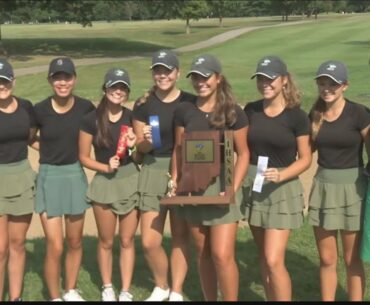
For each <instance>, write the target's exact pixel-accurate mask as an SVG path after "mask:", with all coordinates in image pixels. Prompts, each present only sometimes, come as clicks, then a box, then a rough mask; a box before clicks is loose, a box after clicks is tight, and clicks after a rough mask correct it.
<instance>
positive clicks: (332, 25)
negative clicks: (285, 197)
mask: <svg viewBox="0 0 370 305" xmlns="http://www.w3.org/2000/svg"><path fill="white" fill-rule="evenodd" d="M279 20H280V19H277V18H271V19H270V21H269V20H268V18H260V19H259V18H254V19H250V20H249V19H247V18H246V19H245V20H236V21H234V22H235V23H230V25H226V26H225V28H224V29H219V28H217V22H216V21H215V20H205V21H203V20H201V21H199V22H193V32H194V35H193V34H192V35H190V36H186V35H185V34H183V32H182V31H183V26H184V24H183V23H182V22H180V21H177V22H175V21H173V22H171V26H170V27H169V26H168V25H169V23H170V21H168V22H167V21H164V22H143V23H140V26H142V25H146V26H147V28H146V30H145V31H141V27H140V29H139V27H138V24H139V23H135V22H132V23H116V24H115V23H112V24H104V23H101V24H94V27H93V28H87V29H82V28H80V27H79V26H76V25H68V26H67V25H59V26H54V27H53V26H51V27H50V28H48V27H47V26H43V28H40V27H42V26H36V25H35V26H29V27H30V28H31V27H32V29H33V30H34V32H33V33H32V32H30V31H29V30H28V27H27V31H26V32H24V29H25V28H26V27H22V26H19V28H17V26H9V27H7V26H4V27H3V33H4V37H5V40H4V43H5V44H7V43H9V45H8V46H9V47H11V45H12V44H11V43H12V40H13V39H14V41H13V42H14V45H13V47H14V49H12V50H14V52H15V53H16V52H17V48H19V54H18V55H17V56H18V57H17V56H15V55H14V57H11V62H12V63H14V66H15V67H23V66H32V65H40V64H45V63H47V62H48V60H49V59H50V58H51V57H53V56H55V55H56V54H58V55H59V51H55V53H53V52H50V53H47V52H45V51H42V50H40V51H39V52H36V51H34V49H32V48H33V47H32V46H34V47H37V46H40V44H41V43H47V44H48V43H51V42H53V40H52V39H56V44H57V45H58V48H60V50H62V51H63V54H67V55H70V56H72V57H73V58H79V57H92V56H113V55H119V56H124V55H127V54H131V53H130V52H132V50H134V51H135V54H145V53H146V52H147V51H149V50H155V49H157V48H158V47H173V48H174V47H179V46H183V45H187V44H189V43H194V42H196V41H201V40H204V39H206V38H209V37H211V36H212V35H215V34H218V33H220V32H222V31H224V30H227V29H234V28H236V27H239V26H243V25H244V26H246V25H253V26H255V25H257V24H259V23H260V24H262V25H266V24H272V23H277V22H278V21H279ZM368 20H369V14H358V15H357V14H354V15H350V16H347V15H346V16H339V15H335V16H334V17H333V16H328V17H324V18H322V17H320V18H319V20H317V21H312V22H309V23H306V24H301V25H296V26H288V27H276V28H265V29H261V30H257V31H254V32H250V33H247V34H245V35H243V36H240V37H238V38H236V39H234V40H232V41H229V42H227V43H224V44H221V45H219V46H216V47H212V48H209V49H206V50H199V51H197V52H192V53H185V54H181V55H180V62H181V67H182V77H181V79H180V80H179V86H180V87H181V88H184V89H186V90H190V91H192V89H191V87H190V83H189V80H188V79H186V78H185V76H184V75H185V74H186V71H187V70H188V68H189V66H190V62H191V59H192V58H193V57H194V56H195V55H196V54H200V53H206V52H209V53H213V54H215V55H216V56H218V57H219V58H220V60H221V61H222V64H223V68H224V72H225V75H226V76H227V78H228V79H229V81H230V83H231V84H232V86H233V89H234V92H235V95H236V96H237V98H238V100H239V102H240V103H241V104H245V103H247V102H249V101H252V100H255V99H257V98H259V94H258V92H257V90H256V86H255V81H253V80H250V76H251V75H252V74H253V72H254V69H255V66H256V63H257V60H258V59H259V58H260V57H262V56H263V55H267V54H277V55H279V56H281V57H282V58H283V59H284V60H285V61H286V63H287V64H288V67H289V70H290V71H291V72H292V74H293V75H294V76H295V79H296V81H297V83H298V85H299V87H300V88H301V90H302V91H303V93H304V95H303V98H302V106H303V108H304V109H305V110H309V108H310V107H311V105H312V102H313V101H314V100H315V98H316V95H317V89H316V86H315V82H314V80H313V77H314V75H315V72H316V69H317V67H318V66H319V64H320V63H321V62H323V61H325V60H327V59H338V60H342V61H344V62H345V63H346V64H347V66H348V69H349V74H350V75H349V76H350V87H349V89H348V90H347V91H346V96H347V97H348V98H349V99H352V100H354V101H357V102H360V103H363V104H365V105H367V106H370V98H369V97H370V86H369V71H370V70H369V64H368V62H369V56H370V53H369V49H370V32H369V30H368V25H369V22H368ZM212 22H213V24H212ZM230 22H231V21H230ZM239 22H240V23H239ZM243 22H246V23H243ZM248 22H250V23H249V24H248ZM225 24H226V23H225ZM113 26H116V27H117V30H114V31H113V30H112V27H113ZM129 26H130V28H129ZM135 26H136V27H135ZM12 27H14V28H12ZM125 27H127V29H126V28H125ZM156 27H158V28H156ZM67 28H68V29H69V30H68V31H67ZM168 28H170V29H171V30H168ZM166 29H167V30H166ZM10 30H12V31H13V32H11V31H10ZM94 31H96V33H95V34H94ZM58 33H59V34H58ZM22 35H23V36H22ZM94 37H96V39H95V38H94ZM122 37H124V38H122ZM18 40H19V41H18ZM32 40H35V42H34V43H33V42H32ZM16 43H19V44H18V45H17V44H16ZM95 43H96V45H94V44H95ZM28 44H29V45H28ZM51 45H53V43H51ZM126 47H127V48H126ZM47 48H51V46H49V45H47ZM110 48H111V49H112V50H111V51H109V50H110ZM12 52H13V51H12ZM12 56H13V55H12ZM46 59H48V60H46ZM114 66H122V67H125V68H126V69H127V70H128V71H129V73H130V76H131V80H132V93H131V100H134V99H136V98H137V97H139V96H140V95H141V94H142V93H143V92H144V90H146V89H147V88H149V87H150V86H151V83H152V81H151V76H150V71H149V66H150V58H149V57H145V58H144V59H140V60H129V61H122V62H120V63H115V64H100V65H92V66H81V67H78V69H77V73H78V84H77V89H76V93H77V94H79V95H81V96H84V97H87V98H90V99H92V100H94V101H97V100H98V99H99V98H100V96H101V84H102V81H103V77H104V74H105V72H106V71H107V70H108V68H111V67H114ZM15 93H16V94H17V95H18V96H22V97H24V98H28V99H30V100H32V101H33V102H38V101H40V100H41V99H42V98H44V97H46V96H47V95H49V94H51V90H50V87H49V85H48V83H47V81H46V73H40V74H35V75H28V76H22V77H18V78H17V84H16V91H15ZM138 238H139V237H138ZM136 244H137V249H138V254H137V263H136V272H135V276H134V280H133V289H132V292H133V294H134V296H135V299H136V300H142V299H144V298H145V297H147V296H148V295H149V293H150V290H151V289H152V287H153V283H152V279H151V276H150V273H149V271H148V269H147V267H146V264H145V262H144V258H143V256H142V252H141V250H140V248H141V247H140V241H139V239H137V240H136ZM164 245H165V247H166V249H167V250H169V245H170V238H169V237H168V236H166V238H165V241H164ZM84 249H85V257H84V259H83V265H82V269H81V274H80V278H79V287H80V288H81V289H82V291H83V293H84V296H85V297H86V298H87V299H88V300H99V298H100V285H101V283H100V276H99V273H98V269H97V262H96V257H95V253H96V238H95V237H89V236H86V237H84ZM27 251H28V262H27V273H26V277H25V291H24V299H25V300H46V299H47V292H46V291H45V286H44V285H43V283H42V264H43V263H42V260H43V257H44V239H34V240H29V241H27ZM114 253H115V269H114V270H117V267H118V266H117V259H118V247H117V245H116V247H115V250H114ZM193 259H194V257H193ZM237 260H238V263H239V267H240V281H241V283H240V299H241V300H248V301H262V300H263V299H264V297H263V288H262V286H261V282H260V279H259V270H258V263H257V253H256V248H255V245H254V242H253V240H252V237H251V234H250V232H249V230H248V229H240V231H239V235H238V241H237ZM286 261H287V266H288V269H289V271H290V274H291V276H292V282H293V291H294V293H293V297H294V300H297V301H313V300H319V299H320V296H319V281H318V279H319V275H318V255H317V250H316V247H315V242H314V238H313V234H312V229H311V228H310V227H309V226H308V225H305V226H304V227H303V228H302V229H299V230H296V231H294V232H293V234H292V236H291V239H290V242H289V248H288V252H287V258H286ZM338 272H339V276H338V278H339V286H338V293H337V299H338V300H346V293H345V290H346V288H345V287H346V285H345V271H344V266H343V263H342V261H341V262H340V264H339V266H338ZM366 273H367V274H370V266H369V265H368V264H366ZM369 281H370V280H369ZM113 282H114V285H115V286H116V287H119V274H118V271H115V272H114V280H113ZM184 290H185V293H186V296H187V297H188V298H189V299H190V300H200V299H202V294H201V290H200V285H199V280H198V275H197V271H196V269H195V262H194V260H193V261H192V264H191V269H190V271H189V275H188V279H187V281H186V284H185V288H184ZM365 298H366V300H370V285H369V283H368V284H367V292H366V297H365Z"/></svg>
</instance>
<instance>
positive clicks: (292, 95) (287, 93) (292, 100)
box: [283, 73, 302, 108]
mask: <svg viewBox="0 0 370 305" xmlns="http://www.w3.org/2000/svg"><path fill="white" fill-rule="evenodd" d="M286 77H287V80H288V81H287V83H286V85H285V86H284V87H283V96H284V99H285V105H286V107H287V108H294V107H299V106H300V105H301V96H302V94H301V92H300V90H299V89H298V87H297V85H296V83H295V82H294V80H293V77H292V76H291V75H290V73H288V74H287V76H286Z"/></svg>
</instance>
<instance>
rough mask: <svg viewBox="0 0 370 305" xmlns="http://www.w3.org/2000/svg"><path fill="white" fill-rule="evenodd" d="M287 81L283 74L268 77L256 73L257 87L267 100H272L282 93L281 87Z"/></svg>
mask: <svg viewBox="0 0 370 305" xmlns="http://www.w3.org/2000/svg"><path fill="white" fill-rule="evenodd" d="M286 83H287V78H286V77H285V76H279V77H277V78H275V79H270V78H268V77H266V76H263V75H257V89H258V91H259V92H260V93H261V95H262V96H263V98H264V99H265V100H267V101H270V100H274V99H276V98H277V97H279V96H280V95H282V94H283V87H284V86H285V85H286Z"/></svg>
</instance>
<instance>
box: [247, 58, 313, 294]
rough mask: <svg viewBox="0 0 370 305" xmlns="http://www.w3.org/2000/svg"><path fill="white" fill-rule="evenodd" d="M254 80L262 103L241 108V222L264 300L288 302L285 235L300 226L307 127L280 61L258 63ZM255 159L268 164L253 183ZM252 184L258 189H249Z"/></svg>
mask: <svg viewBox="0 0 370 305" xmlns="http://www.w3.org/2000/svg"><path fill="white" fill-rule="evenodd" d="M254 77H256V78H257V89H258V91H259V92H260V93H261V95H262V97H263V99H261V100H259V101H256V102H252V103H248V104H247V105H246V106H245V108H244V111H245V112H246V114H247V116H248V119H249V129H248V146H249V149H250V152H251V160H250V166H249V169H248V174H247V176H246V178H245V181H244V185H243V188H244V193H243V194H244V204H245V207H246V220H247V221H248V223H249V226H250V229H251V231H252V234H253V238H254V241H255V242H256V244H257V247H258V251H259V259H260V268H261V275H262V280H263V285H264V289H265V294H266V298H267V300H269V301H291V298H292V285H291V280H290V276H289V273H288V270H287V269H286V266H285V252H286V248H287V245H288V240H289V235H290V232H291V230H292V229H297V228H299V227H300V226H302V224H303V216H304V214H303V211H304V198H303V187H302V184H301V182H300V180H299V178H298V176H299V175H300V174H301V173H303V172H304V171H305V170H307V169H308V168H309V166H310V164H311V159H312V154H311V148H310V141H309V132H310V128H309V126H310V125H309V120H308V116H307V114H306V113H305V112H304V111H303V110H302V109H300V107H299V103H300V101H299V97H300V96H299V91H298V89H297V87H296V86H295V84H294V82H293V80H292V77H291V75H290V73H289V72H288V71H287V67H286V64H285V63H284V62H283V61H282V60H281V59H280V58H278V57H277V56H266V57H263V58H262V59H261V60H260V61H259V62H258V64H257V70H256V72H255V74H254V75H253V76H252V78H254ZM259 157H267V158H268V161H267V164H265V165H266V167H267V168H266V167H262V168H261V171H263V173H262V175H258V176H257V177H256V172H257V165H258V162H259V160H261V159H260V158H259ZM260 164H261V162H260ZM260 166H261V165H260ZM262 178H263V179H264V181H261V180H262ZM255 180H257V181H255ZM258 181H259V182H260V185H262V188H261V189H258V188H257V187H255V188H253V185H254V183H256V184H257V185H258ZM262 182H263V184H262ZM253 189H254V190H253Z"/></svg>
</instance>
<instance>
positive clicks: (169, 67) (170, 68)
mask: <svg viewBox="0 0 370 305" xmlns="http://www.w3.org/2000/svg"><path fill="white" fill-rule="evenodd" d="M155 66H163V67H166V68H167V69H168V70H171V71H172V70H173V69H175V68H176V67H174V66H169V65H166V64H164V63H162V62H158V63H156V64H154V65H151V66H150V70H152V69H153V68H154V67H155Z"/></svg>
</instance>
